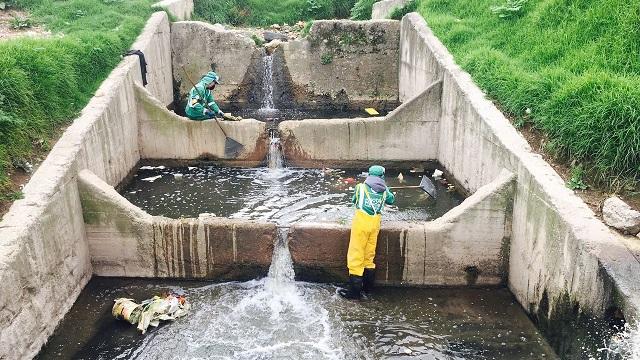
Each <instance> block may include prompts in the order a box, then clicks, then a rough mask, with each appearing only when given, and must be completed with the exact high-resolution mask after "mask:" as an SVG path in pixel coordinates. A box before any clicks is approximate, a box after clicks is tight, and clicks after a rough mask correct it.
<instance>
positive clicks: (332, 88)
mask: <svg viewBox="0 0 640 360" xmlns="http://www.w3.org/2000/svg"><path fill="white" fill-rule="evenodd" d="M399 36H400V28H399V22H398V21H392V20H377V21H367V22H363V21H349V20H320V21H314V23H313V25H312V27H311V31H310V32H309V36H308V37H307V38H304V39H298V40H294V41H290V42H288V43H285V44H283V50H284V57H285V61H286V64H287V67H288V72H289V75H290V76H291V81H292V84H293V87H294V90H295V91H294V93H295V94H296V95H297V97H298V98H297V99H296V101H297V102H298V103H313V102H316V101H317V102H321V103H322V102H324V101H325V100H328V101H329V102H342V103H344V105H345V106H351V107H354V108H361V107H362V106H367V105H370V106H377V107H385V102H393V103H394V104H395V102H397V100H398V77H397V74H396V71H395V69H397V67H398V48H399V43H398V39H399ZM323 98H324V99H323Z"/></svg>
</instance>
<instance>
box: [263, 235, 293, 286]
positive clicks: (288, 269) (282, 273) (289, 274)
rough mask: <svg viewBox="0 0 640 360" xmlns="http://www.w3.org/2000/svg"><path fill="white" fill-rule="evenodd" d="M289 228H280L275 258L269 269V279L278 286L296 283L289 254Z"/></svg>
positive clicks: (274, 250)
mask: <svg viewBox="0 0 640 360" xmlns="http://www.w3.org/2000/svg"><path fill="white" fill-rule="evenodd" d="M288 234H289V228H288V227H284V226H278V238H277V239H276V241H275V244H274V248H273V257H272V258H271V266H270V267H269V279H271V280H272V282H273V283H274V284H275V285H276V286H281V285H284V284H289V283H292V282H293V281H294V276H295V273H294V271H293V262H292V261H291V253H290V252H289V244H288V242H289V240H288Z"/></svg>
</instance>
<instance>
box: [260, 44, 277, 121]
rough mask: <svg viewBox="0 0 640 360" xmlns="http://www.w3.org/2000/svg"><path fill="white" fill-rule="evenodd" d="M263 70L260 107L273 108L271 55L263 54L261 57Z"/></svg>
mask: <svg viewBox="0 0 640 360" xmlns="http://www.w3.org/2000/svg"><path fill="white" fill-rule="evenodd" d="M262 64H263V66H264V72H263V74H262V109H264V110H274V109H275V108H274V105H273V57H272V56H271V55H269V54H265V55H264V57H263V58H262Z"/></svg>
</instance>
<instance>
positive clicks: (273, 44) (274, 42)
mask: <svg viewBox="0 0 640 360" xmlns="http://www.w3.org/2000/svg"><path fill="white" fill-rule="evenodd" d="M280 44H282V41H280V40H278V39H276V40H272V41H270V42H269V43H268V44H265V46H264V47H265V49H267V53H268V54H269V55H271V54H273V52H274V51H276V49H277V48H278V46H280Z"/></svg>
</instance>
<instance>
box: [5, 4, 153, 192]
mask: <svg viewBox="0 0 640 360" xmlns="http://www.w3.org/2000/svg"><path fill="white" fill-rule="evenodd" d="M152 3H153V1H150V0H67V1H53V0H20V1H18V2H17V4H16V3H13V4H12V5H15V6H18V7H20V8H23V9H25V10H27V11H28V12H29V13H30V14H31V19H32V20H34V21H36V22H37V23H39V24H42V25H44V26H45V27H46V28H47V29H49V30H51V32H52V35H51V36H50V37H47V38H42V39H26V38H24V39H17V40H8V41H2V42H0V139H1V141H0V201H2V200H11V199H12V198H15V197H16V196H17V195H16V194H15V192H14V191H12V190H10V188H11V184H10V182H9V177H8V173H9V172H10V171H11V170H12V169H13V168H14V167H17V166H24V164H25V163H28V162H30V161H32V160H33V156H34V154H35V153H37V152H43V151H46V150H48V148H49V147H50V146H51V145H52V144H51V138H52V136H53V134H54V133H55V132H56V130H57V129H58V128H59V127H60V126H63V125H64V124H66V123H69V122H70V121H72V120H73V118H74V117H75V116H76V115H77V114H78V112H79V111H80V110H81V109H82V108H83V107H84V106H85V105H86V103H87V102H88V100H89V99H90V98H91V96H93V92H94V91H95V90H96V89H97V88H98V86H99V85H100V83H101V82H102V81H103V80H104V79H105V78H106V76H107V75H108V74H109V72H110V71H111V70H112V69H113V68H114V67H115V65H116V64H118V62H120V60H121V57H120V55H121V54H122V53H123V52H124V51H126V50H127V49H128V47H129V46H130V45H131V43H133V41H134V40H135V38H136V37H137V35H138V34H139V32H140V31H141V29H142V27H143V26H144V23H145V21H146V20H147V18H148V17H149V15H150V14H151V13H152V9H151V8H150V5H151V4H152Z"/></svg>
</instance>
